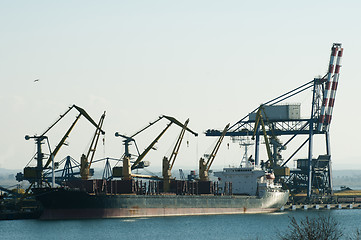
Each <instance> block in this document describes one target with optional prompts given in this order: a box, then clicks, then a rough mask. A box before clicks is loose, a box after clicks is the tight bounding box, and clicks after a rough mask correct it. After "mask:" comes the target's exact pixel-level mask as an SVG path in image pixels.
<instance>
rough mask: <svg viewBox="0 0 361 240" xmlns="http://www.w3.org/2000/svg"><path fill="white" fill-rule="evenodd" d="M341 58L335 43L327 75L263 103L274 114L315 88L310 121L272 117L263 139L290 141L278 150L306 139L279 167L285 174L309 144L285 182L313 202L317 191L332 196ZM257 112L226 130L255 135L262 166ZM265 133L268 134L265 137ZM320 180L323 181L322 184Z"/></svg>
mask: <svg viewBox="0 0 361 240" xmlns="http://www.w3.org/2000/svg"><path fill="white" fill-rule="evenodd" d="M342 55H343V48H342V47H341V44H340V43H334V44H333V45H332V48H331V56H330V61H329V67H328V71H327V74H326V75H325V76H323V77H319V78H315V79H313V80H311V81H309V82H307V83H305V84H303V85H301V86H299V87H297V88H295V89H293V90H291V91H289V92H286V93H285V94H282V95H280V96H278V97H276V98H274V99H272V100H270V101H268V102H266V103H264V104H263V106H264V107H267V108H268V109H269V111H270V112H272V107H281V106H282V105H279V103H284V101H285V100H287V99H290V98H291V97H293V96H295V95H299V94H301V93H304V92H306V91H307V90H309V89H312V92H313V95H312V100H311V101H312V102H311V114H310V117H309V118H301V117H297V118H294V117H285V118H272V119H269V121H268V124H267V125H266V124H265V128H264V129H265V130H263V135H264V136H266V135H268V136H273V135H274V136H284V137H289V138H288V140H287V141H286V142H285V143H284V144H282V145H281V144H280V143H275V145H277V146H276V147H278V148H279V149H285V147H286V146H289V143H290V142H293V140H294V139H295V138H296V137H298V136H306V137H307V138H306V139H305V140H304V141H303V142H302V143H301V145H300V146H299V147H298V148H296V150H294V151H293V152H292V153H291V154H290V155H289V157H288V158H287V160H285V161H283V162H280V163H279V166H280V167H281V171H286V169H282V168H283V167H285V166H286V164H287V163H288V162H289V161H290V160H292V159H294V157H295V155H296V154H297V153H298V152H299V151H300V150H301V149H303V148H304V147H305V146H307V145H308V156H307V158H303V159H296V160H297V169H295V170H292V171H291V172H290V176H288V177H287V176H286V177H284V181H285V182H286V183H287V185H288V186H290V188H291V190H292V191H305V192H307V197H308V199H311V197H312V196H313V195H315V197H317V196H316V193H317V192H320V193H323V194H325V195H332V169H331V149H330V133H329V129H330V125H331V119H332V113H333V107H334V103H335V97H336V91H337V86H338V80H339V72H340V68H341V59H342ZM286 106H287V105H286ZM288 106H290V105H288ZM257 110H259V108H256V109H255V110H253V111H252V112H251V113H250V114H247V115H246V116H245V117H243V118H242V119H241V120H239V121H238V122H236V123H235V124H233V125H232V126H231V127H230V128H229V130H228V131H227V133H226V136H231V137H234V138H235V137H239V138H242V137H247V136H249V135H250V134H251V133H254V132H255V165H256V166H260V154H259V144H260V132H259V131H258V130H257V129H256V128H259V125H258V126H257V124H255V122H256V121H255V120H256V119H254V118H251V114H254V115H256V111H257ZM267 114H268V112H267ZM254 115H252V116H254ZM268 117H269V116H268ZM264 132H265V133H266V134H264ZM315 134H317V135H324V136H325V138H324V139H325V145H326V152H325V154H323V155H319V156H318V157H317V158H314V157H313V144H314V135H315ZM220 135H221V131H220V130H215V129H209V130H207V131H206V136H220ZM274 147H275V146H274ZM287 149H289V148H287ZM269 150H270V148H268V150H267V151H269ZM274 154H276V152H274ZM268 155H269V153H268ZM268 158H269V159H272V157H270V156H268ZM273 160H275V159H273ZM321 163H322V164H321ZM320 181H322V182H321V183H320Z"/></svg>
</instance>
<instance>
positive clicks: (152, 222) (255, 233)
mask: <svg viewBox="0 0 361 240" xmlns="http://www.w3.org/2000/svg"><path fill="white" fill-rule="evenodd" d="M320 215H324V216H328V215H331V216H332V217H334V218H335V219H336V220H337V221H338V222H339V223H340V226H341V228H342V229H343V232H344V233H345V239H346V237H347V235H348V234H350V233H351V234H353V233H354V232H355V231H356V229H361V210H359V209H353V210H332V211H330V210H323V211H315V210H314V211H310V210H308V211H302V210H300V211H287V212H279V213H272V214H249V215H248V214H247V215H218V216H189V217H188V216H187V217H157V218H135V219H99V220H67V221H40V220H14V221H0V239H2V240H7V239H11V240H14V239H23V240H32V239H36V240H39V239H74V240H77V239H87V240H94V239H107V240H110V239H142V240H144V239H172V240H178V239H179V240H185V239H206V240H211V239H278V238H277V234H279V233H283V232H285V231H287V229H288V225H289V222H290V217H295V218H296V219H303V218H305V217H306V216H309V217H317V216H320Z"/></svg>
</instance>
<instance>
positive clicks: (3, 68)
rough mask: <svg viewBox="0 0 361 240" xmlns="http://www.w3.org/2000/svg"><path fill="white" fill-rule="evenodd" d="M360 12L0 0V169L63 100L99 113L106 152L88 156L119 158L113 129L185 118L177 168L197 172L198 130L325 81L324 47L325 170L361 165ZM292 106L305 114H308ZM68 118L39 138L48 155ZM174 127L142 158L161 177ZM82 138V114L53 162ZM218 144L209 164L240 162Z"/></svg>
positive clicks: (299, 4)
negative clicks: (339, 51)
mask: <svg viewBox="0 0 361 240" xmlns="http://www.w3.org/2000/svg"><path fill="white" fill-rule="evenodd" d="M360 10H361V2H360V1H342V2H341V1H314V0H312V1H277V0H275V1H157V0H154V1H89V0H86V1H85V0H84V1H80V0H78V1H55V0H54V1H49V0H44V1H38V0H34V1H17V0H13V1H1V2H0V31H1V37H0V46H1V51H0V81H1V85H2V87H1V88H0V108H1V113H2V116H1V118H0V126H1V130H2V131H1V132H2V137H1V138H0V168H10V169H20V168H23V167H24V166H25V165H26V164H27V163H28V161H29V160H30V158H31V157H32V156H33V155H34V154H35V144H34V141H32V140H30V141H25V139H24V136H25V135H27V134H29V135H34V134H41V133H42V132H44V131H45V130H46V129H47V128H48V127H49V126H50V125H51V124H52V123H53V122H54V121H55V120H56V119H57V118H58V116H59V114H62V113H64V112H65V111H66V110H67V107H68V106H70V105H72V104H76V105H78V106H80V107H82V108H84V109H85V110H86V111H87V112H88V113H89V114H90V115H91V116H92V117H93V118H94V119H95V120H96V121H98V119H99V118H100V116H101V114H102V112H103V111H107V116H106V118H105V122H104V130H105V131H106V145H105V147H103V146H101V147H99V149H98V150H99V151H98V153H97V156H96V158H102V157H115V158H116V157H120V156H121V155H122V153H123V151H124V149H123V147H122V145H121V139H120V138H115V137H114V133H115V132H116V131H119V132H121V133H124V134H128V135H131V134H133V133H135V132H136V131H138V130H139V129H141V128H142V127H144V126H145V125H146V124H147V123H148V122H150V121H152V120H155V119H156V118H157V117H158V116H159V115H162V114H165V115H170V116H174V117H176V118H177V119H179V120H180V121H182V122H184V121H185V120H186V119H187V118H190V123H189V127H190V128H191V129H192V130H194V131H196V132H198V133H200V136H199V137H198V138H197V139H196V138H194V137H193V136H192V135H187V136H186V139H187V140H188V141H189V142H190V146H189V147H188V148H187V147H186V144H184V145H183V148H182V149H183V150H181V151H183V152H184V153H183V155H182V154H180V156H179V157H178V158H179V159H177V162H176V165H175V168H178V167H189V168H197V164H198V158H199V157H200V156H201V155H202V154H203V153H205V152H206V151H209V148H210V146H211V145H212V143H213V142H214V141H215V139H214V138H206V137H205V136H204V134H203V132H204V131H205V130H207V129H209V128H215V129H221V128H223V127H224V126H225V125H226V124H227V123H231V124H233V123H235V122H237V121H238V120H240V119H241V118H242V117H243V116H245V115H247V114H248V113H249V112H250V111H252V110H253V109H254V108H256V107H257V106H258V105H259V104H261V103H263V102H266V101H267V100H269V99H271V98H274V97H277V96H278V95H281V94H282V93H285V92H287V91H289V90H291V89H293V88H296V87H298V86H300V85H302V84H304V83H306V82H308V81H310V80H312V79H313V78H314V77H316V76H318V75H322V76H323V75H324V74H325V73H326V72H327V68H328V61H329V56H330V49H331V46H332V43H334V42H340V43H342V46H343V47H344V56H343V60H342V61H343V62H342V65H343V66H342V68H341V71H340V80H339V88H338V92H337V96H336V101H335V109H334V111H333V122H332V126H331V130H330V131H331V151H332V160H333V166H334V168H335V169H355V168H356V169H361V153H360V152H359V151H358V149H359V146H360V144H359V138H360V129H359V128H358V125H357V122H358V119H360V117H361V114H360V112H359V111H358V109H357V107H358V106H359V105H360V104H361V102H360V99H359V95H360V89H361V81H360V80H359V79H358V78H359V77H358V74H359V69H360V67H359V57H360V56H361V47H360V44H359V43H360V42H361V31H360V28H361V27H360V23H361V15H360ZM35 79H39V81H38V82H34V80H35ZM311 96H312V95H311V92H310V91H309V92H308V95H305V96H304V97H301V98H300V99H297V101H296V102H300V103H301V104H303V103H304V102H307V101H310V100H311ZM301 109H302V116H305V117H308V116H309V114H310V109H309V108H308V107H307V106H304V105H302V106H301ZM75 114H76V111H74V110H73V111H72V112H71V113H70V114H69V118H68V120H64V121H65V123H62V124H63V125H62V124H59V126H57V127H56V128H54V129H53V130H52V131H51V133H49V138H50V143H51V144H52V148H54V147H55V145H56V143H57V141H59V140H58V139H60V138H61V137H62V135H63V134H64V133H65V131H66V130H67V128H68V127H69V126H70V122H71V121H72V120H73V119H74V116H75ZM166 123H167V122H166V121H165V120H164V121H162V122H161V123H160V127H159V129H157V130H150V131H149V132H147V133H146V134H145V135H146V136H148V137H149V140H145V138H146V136H144V137H143V136H141V135H140V136H139V138H138V139H136V140H137V142H138V145H139V147H140V149H144V148H145V147H146V146H147V144H149V143H150V140H151V138H155V136H156V135H157V134H158V133H159V132H160V129H161V128H162V127H164V126H165V124H166ZM67 124H68V125H67ZM162 124H163V125H162ZM152 131H153V132H152ZM172 131H173V132H169V136H167V137H165V139H164V142H162V141H160V142H159V148H158V151H157V152H158V153H157V154H154V153H152V154H153V155H152V154H150V155H149V158H148V159H146V160H149V161H151V162H152V166H153V167H154V168H155V169H159V171H161V159H162V156H164V154H167V153H169V149H171V148H172V146H171V145H172V143H173V142H174V141H175V138H176V137H177V135H178V131H179V129H178V128H176V127H173V130H172ZM92 132H93V128H92V127H91V126H90V124H89V123H88V122H86V121H85V120H84V119H82V121H80V122H79V123H78V126H76V130H74V132H73V133H72V134H71V136H70V138H69V139H68V141H69V143H70V144H69V146H68V147H65V146H64V147H63V149H62V150H61V152H59V155H58V156H57V158H58V159H57V160H60V159H62V158H64V157H65V156H66V155H68V154H70V155H71V156H72V157H73V158H76V159H77V160H79V158H80V155H81V153H83V152H84V151H85V150H86V145H87V144H88V143H89V142H90V139H91V136H92ZM320 142H321V143H318V142H315V145H316V146H315V148H316V149H320V148H322V147H323V145H322V144H323V142H322V139H321V141H320ZM225 143H230V144H231V147H230V149H229V150H228V149H227V148H226V144H224V145H222V148H221V149H220V153H219V156H217V158H216V160H215V165H218V166H224V165H232V164H233V165H234V164H239V162H240V159H241V153H242V151H243V150H242V149H240V148H239V146H238V145H237V143H232V142H231V141H230V140H229V139H228V138H227V139H225ZM162 144H163V145H164V146H163V145H162ZM320 145H322V147H321V146H320ZM262 148H264V146H263V145H262ZM288 154H290V153H288ZM316 154H317V153H315V155H316ZM306 156H307V155H305V154H303V155H302V154H301V155H300V156H298V157H300V158H305V157H306ZM315 157H317V155H316V156H315ZM284 158H286V159H287V153H285V157H284Z"/></svg>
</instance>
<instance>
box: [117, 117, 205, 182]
mask: <svg viewBox="0 0 361 240" xmlns="http://www.w3.org/2000/svg"><path fill="white" fill-rule="evenodd" d="M163 118H165V119H167V120H169V121H170V122H169V123H168V124H167V126H166V127H165V128H164V129H163V131H162V132H161V133H160V134H159V135H158V136H157V137H156V138H155V139H154V140H153V141H152V142H151V144H150V145H149V146H148V147H147V148H146V149H145V150H144V151H143V152H142V153H141V154H139V156H138V157H137V159H136V160H135V162H134V163H133V164H132V165H130V158H131V154H130V152H129V145H130V143H131V142H134V144H135V146H136V148H137V150H138V147H137V145H136V142H135V140H134V137H135V136H136V135H138V134H139V133H141V132H143V131H144V130H146V129H147V128H149V127H150V126H152V125H153V124H155V123H156V122H158V121H160V120H161V119H163ZM173 123H174V124H176V125H178V126H180V127H182V128H184V125H183V124H182V123H181V122H179V121H178V120H177V119H175V118H173V117H170V116H166V115H162V116H160V117H159V118H158V119H157V120H155V121H154V122H151V123H149V125H148V126H146V127H144V128H143V129H141V130H139V131H138V132H136V133H135V134H133V135H132V136H131V137H127V136H125V135H122V134H120V133H118V132H116V133H115V136H116V137H123V138H124V139H125V140H123V142H124V145H125V153H124V157H123V167H122V168H121V174H119V175H120V176H121V177H122V179H123V180H130V179H132V178H133V177H136V176H137V175H135V174H132V172H131V171H132V170H134V169H136V168H137V167H138V165H139V164H140V163H141V162H142V160H143V159H144V157H145V156H146V155H147V154H148V152H149V151H150V150H151V149H152V148H153V147H154V145H155V144H156V143H157V142H158V141H159V139H160V138H161V137H162V136H163V134H164V133H165V132H166V131H167V130H168V129H169V127H170V126H171V125H172V124H173ZM185 129H186V130H187V131H189V132H191V133H193V134H194V135H195V136H198V134H197V133H196V132H193V131H192V130H191V129H189V128H188V127H185ZM138 153H139V151H138ZM119 175H118V176H119ZM142 177H146V176H142ZM152 177H154V176H152Z"/></svg>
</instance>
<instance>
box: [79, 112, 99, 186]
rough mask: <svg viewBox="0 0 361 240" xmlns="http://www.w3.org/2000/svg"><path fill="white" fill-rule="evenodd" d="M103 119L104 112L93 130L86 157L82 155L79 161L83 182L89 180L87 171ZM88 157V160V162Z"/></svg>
mask: <svg viewBox="0 0 361 240" xmlns="http://www.w3.org/2000/svg"><path fill="white" fill-rule="evenodd" d="M104 118H105V111H104V113H103V115H102V116H101V117H100V120H99V123H98V125H97V128H96V129H95V133H94V136H93V139H92V142H91V143H90V146H89V150H88V153H87V155H85V154H82V156H81V159H80V176H81V178H82V179H83V180H87V179H88V178H89V171H90V166H91V164H92V162H93V159H94V155H95V151H96V148H97V145H98V142H99V137H100V132H101V129H102V126H103V122H104ZM89 157H90V160H89Z"/></svg>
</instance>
